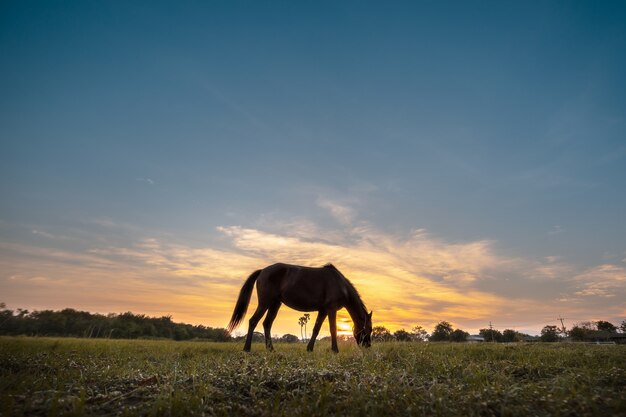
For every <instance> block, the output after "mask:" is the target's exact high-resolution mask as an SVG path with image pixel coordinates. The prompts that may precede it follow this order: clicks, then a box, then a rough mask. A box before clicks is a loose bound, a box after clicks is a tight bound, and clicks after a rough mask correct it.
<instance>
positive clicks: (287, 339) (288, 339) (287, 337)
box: [280, 333, 298, 343]
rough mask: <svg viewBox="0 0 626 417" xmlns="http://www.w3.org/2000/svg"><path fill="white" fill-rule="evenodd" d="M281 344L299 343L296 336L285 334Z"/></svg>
mask: <svg viewBox="0 0 626 417" xmlns="http://www.w3.org/2000/svg"><path fill="white" fill-rule="evenodd" d="M280 341H281V342H284V343H297V342H298V336H296V335H295V334H289V333H287V334H284V335H283V336H282V337H281V338H280Z"/></svg>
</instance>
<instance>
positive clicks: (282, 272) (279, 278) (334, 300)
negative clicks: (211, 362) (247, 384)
mask: <svg viewBox="0 0 626 417" xmlns="http://www.w3.org/2000/svg"><path fill="white" fill-rule="evenodd" d="M255 282H256V291H257V297H258V299H259V305H258V307H257V309H256V311H255V312H254V314H253V315H252V317H251V318H250V325H249V327H248V336H247V337H246V343H245V345H244V347H243V350H244V351H246V352H249V351H250V345H251V344H252V333H253V332H254V328H255V327H256V325H257V324H258V323H259V320H261V317H263V315H264V314H265V312H267V316H266V317H265V320H263V329H264V330H265V347H266V348H267V349H268V350H273V349H274V348H273V346H272V337H271V334H270V331H271V329H272V323H273V322H274V319H275V318H276V314H278V309H279V308H280V306H281V305H282V303H285V304H286V305H287V306H288V307H291V308H293V309H295V310H298V311H317V319H316V320H315V326H313V334H312V335H311V340H309V344H308V345H307V350H308V351H309V352H310V351H312V350H313V345H314V344H315V338H316V337H317V335H318V333H319V331H320V328H321V327H322V323H323V322H324V320H325V319H326V317H328V322H329V324H330V335H331V340H332V350H333V351H334V352H338V351H339V349H338V348H337V310H339V309H341V308H344V307H345V308H346V310H348V313H349V314H350V317H352V322H353V323H354V329H353V332H354V338H355V339H356V341H357V343H358V344H359V345H363V346H365V347H369V346H370V344H371V337H372V312H369V313H368V312H367V309H366V308H365V305H364V304H363V301H361V297H360V296H359V293H358V292H357V290H356V289H355V288H354V286H353V285H352V283H351V282H350V281H348V279H347V278H346V277H344V276H343V274H342V273H341V272H339V270H338V269H337V268H335V267H334V266H333V265H332V264H326V265H324V266H323V267H321V268H311V267H306V266H297V265H287V264H282V263H278V264H274V265H270V266H268V267H266V268H264V269H259V270H258V271H255V272H253V273H252V275H250V277H248V279H247V280H246V282H245V283H244V284H243V287H241V291H240V292H239V298H238V299H237V304H236V305H235V310H234V311H233V316H232V318H231V319H230V323H229V324H228V331H229V332H232V331H233V330H234V329H235V328H236V327H237V326H238V325H239V323H241V321H242V320H243V318H244V316H245V315H246V311H247V310H248V304H249V303H250V297H251V295H252V289H253V288H254V283H255Z"/></svg>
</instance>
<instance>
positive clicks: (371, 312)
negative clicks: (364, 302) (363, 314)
mask: <svg viewBox="0 0 626 417" xmlns="http://www.w3.org/2000/svg"><path fill="white" fill-rule="evenodd" d="M373 313H374V312H373V311H372V310H370V313H369V314H368V317H369V318H370V319H371V318H372V314H373Z"/></svg>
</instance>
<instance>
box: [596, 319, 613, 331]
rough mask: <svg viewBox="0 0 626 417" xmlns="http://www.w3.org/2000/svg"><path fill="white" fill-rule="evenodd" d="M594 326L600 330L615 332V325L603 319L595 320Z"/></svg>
mask: <svg viewBox="0 0 626 417" xmlns="http://www.w3.org/2000/svg"><path fill="white" fill-rule="evenodd" d="M596 328H597V329H598V330H600V331H602V332H609V333H617V327H615V326H614V325H613V323H611V322H608V321H604V320H599V321H596Z"/></svg>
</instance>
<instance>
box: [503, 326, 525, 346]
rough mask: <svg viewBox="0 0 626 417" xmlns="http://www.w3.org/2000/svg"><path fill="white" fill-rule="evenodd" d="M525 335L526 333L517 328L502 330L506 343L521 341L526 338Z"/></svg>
mask: <svg viewBox="0 0 626 417" xmlns="http://www.w3.org/2000/svg"><path fill="white" fill-rule="evenodd" d="M524 336H526V335H525V334H523V333H520V332H518V331H516V330H512V329H505V330H504V331H503V332H502V341H503V342H505V343H512V342H521V341H522V340H524Z"/></svg>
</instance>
